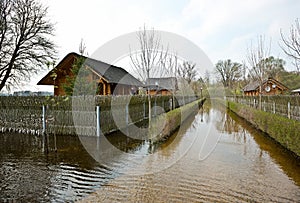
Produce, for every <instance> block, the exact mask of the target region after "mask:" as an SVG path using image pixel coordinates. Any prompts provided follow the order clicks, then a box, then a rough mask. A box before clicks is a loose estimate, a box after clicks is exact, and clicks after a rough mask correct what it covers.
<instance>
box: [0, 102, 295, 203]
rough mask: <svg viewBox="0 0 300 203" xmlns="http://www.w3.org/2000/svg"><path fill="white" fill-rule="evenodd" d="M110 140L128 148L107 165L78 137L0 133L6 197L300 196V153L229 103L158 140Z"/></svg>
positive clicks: (1, 185) (1, 196) (1, 192)
mask: <svg viewBox="0 0 300 203" xmlns="http://www.w3.org/2000/svg"><path fill="white" fill-rule="evenodd" d="M109 140H110V141H111V142H112V143H114V145H115V146H117V147H118V148H120V149H122V150H123V151H124V153H123V154H122V155H121V156H119V157H118V158H117V159H114V163H113V164H110V165H107V164H103V163H98V162H97V161H95V160H94V159H93V157H92V156H91V155H90V154H89V153H88V151H89V150H88V149H86V146H85V144H82V142H81V139H79V138H78V137H76V136H56V137H55V139H54V137H53V136H50V137H49V141H48V143H45V142H44V140H43V139H42V137H36V136H32V135H24V134H9V133H5V134H0V202H11V201H24V202H73V201H82V202H95V201H97V202H218V201H219V202H300V161H299V159H297V158H295V157H294V156H293V154H291V153H290V152H288V151H286V150H285V149H283V148H282V147H281V146H280V145H278V144H277V143H276V142H274V141H273V140H272V139H270V138H268V137H267V136H266V135H264V134H262V133H261V132H259V131H257V130H255V129H254V128H253V127H252V126H250V125H248V123H246V122H245V121H244V120H242V119H240V118H238V117H237V116H235V115H234V114H232V113H230V112H227V111H226V109H219V108H211V107H210V106H209V105H208V104H205V105H204V108H203V109H201V110H200V111H199V113H198V114H196V115H195V116H192V117H191V118H189V119H188V120H187V122H185V123H184V124H183V125H182V126H181V128H180V131H179V132H178V133H175V134H174V135H173V136H171V137H170V138H169V140H168V141H167V142H165V143H161V144H159V145H155V146H153V145H150V144H149V143H148V142H146V141H139V140H129V141H128V138H126V137H125V136H123V135H122V134H121V133H115V134H114V135H112V137H110V138H109ZM55 148H56V149H57V152H55ZM46 149H48V150H49V153H46ZM150 155H151V156H150ZM132 157H134V158H132ZM136 157H138V158H136ZM166 163H167V164H166Z"/></svg>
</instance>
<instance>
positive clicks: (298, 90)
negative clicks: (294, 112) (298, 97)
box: [291, 88, 300, 93]
mask: <svg viewBox="0 0 300 203" xmlns="http://www.w3.org/2000/svg"><path fill="white" fill-rule="evenodd" d="M291 92H294V93H295V92H300V88H299V89H295V90H292V91H291Z"/></svg>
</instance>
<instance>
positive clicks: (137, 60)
mask: <svg viewBox="0 0 300 203" xmlns="http://www.w3.org/2000/svg"><path fill="white" fill-rule="evenodd" d="M137 39H138V42H139V46H140V50H138V51H135V52H132V50H130V59H131V63H132V67H133V69H134V71H135V73H136V74H137V75H138V76H139V77H140V78H141V80H142V81H143V82H148V81H149V78H150V77H153V76H155V75H156V73H157V71H158V67H161V62H160V59H161V57H162V48H161V42H160V37H159V36H157V33H156V32H155V31H154V29H152V30H147V29H146V26H144V27H143V29H140V30H139V32H137ZM146 86H147V91H148V107H149V122H151V117H152V115H151V96H150V87H149V84H146Z"/></svg>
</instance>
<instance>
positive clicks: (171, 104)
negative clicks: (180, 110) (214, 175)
mask: <svg viewBox="0 0 300 203" xmlns="http://www.w3.org/2000/svg"><path fill="white" fill-rule="evenodd" d="M173 98H174V101H173ZM196 99H197V98H196V97H194V96H185V97H183V96H175V97H172V96H152V97H151V107H152V108H151V114H152V116H156V115H159V114H161V113H163V112H167V111H169V110H170V109H173V108H177V107H179V106H182V105H184V104H187V103H190V102H192V101H195V100H196ZM43 109H44V111H43ZM0 115H1V116H0V131H2V132H5V131H14V132H21V133H30V134H41V133H42V132H43V131H44V132H45V133H49V134H71V135H75V134H79V135H88V136H93V135H97V134H99V133H100V132H102V133H104V134H106V133H109V132H111V131H114V130H118V129H120V128H123V127H126V126H128V125H130V124H131V123H136V122H138V121H141V120H143V119H147V118H148V116H149V106H148V100H147V96H145V95H144V96H142V95H137V96H96V97H89V96H85V97H84V96H82V97H14V96H9V97H0ZM43 120H44V121H45V122H44V123H43ZM43 128H44V129H43ZM100 130H101V131H100Z"/></svg>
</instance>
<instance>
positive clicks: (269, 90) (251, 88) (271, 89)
mask: <svg viewBox="0 0 300 203" xmlns="http://www.w3.org/2000/svg"><path fill="white" fill-rule="evenodd" d="M259 89H260V82H259V81H254V82H251V83H249V84H248V85H246V86H245V87H244V88H243V92H244V95H245V96H258V95H259ZM288 90H289V88H288V87H286V86H285V85H284V84H282V83H281V82H279V81H278V80H275V79H273V78H268V79H267V80H264V81H263V82H262V87H261V91H262V95H280V94H284V93H285V92H287V91H288Z"/></svg>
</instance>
